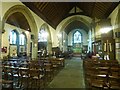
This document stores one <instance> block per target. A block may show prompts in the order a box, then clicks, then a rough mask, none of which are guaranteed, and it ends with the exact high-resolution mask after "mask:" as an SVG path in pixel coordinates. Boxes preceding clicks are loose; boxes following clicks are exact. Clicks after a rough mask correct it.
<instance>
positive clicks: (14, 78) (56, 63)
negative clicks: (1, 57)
mask: <svg viewBox="0 0 120 90" xmlns="http://www.w3.org/2000/svg"><path fill="white" fill-rule="evenodd" d="M63 67H64V58H39V59H37V60H17V59H16V60H15V59H13V60H7V61H4V62H2V67H1V68H2V80H0V82H2V88H11V90H13V88H23V89H24V88H38V89H39V88H45V87H46V86H47V85H48V83H49V82H50V81H51V80H52V79H53V78H54V76H55V75H56V74H57V73H58V72H59V71H60V70H61V69H62V68H63Z"/></svg>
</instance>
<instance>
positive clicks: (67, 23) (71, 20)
mask: <svg viewBox="0 0 120 90" xmlns="http://www.w3.org/2000/svg"><path fill="white" fill-rule="evenodd" d="M75 20H77V21H81V22H82V23H84V24H85V25H86V26H87V27H88V28H90V23H89V22H88V21H86V20H85V19H84V18H83V17H81V16H80V15H75V16H71V17H70V18H69V19H68V20H67V21H66V22H65V23H64V24H63V26H62V27H61V29H60V32H61V31H63V30H64V28H65V27H66V26H67V25H69V24H70V23H71V22H73V21H75Z"/></svg>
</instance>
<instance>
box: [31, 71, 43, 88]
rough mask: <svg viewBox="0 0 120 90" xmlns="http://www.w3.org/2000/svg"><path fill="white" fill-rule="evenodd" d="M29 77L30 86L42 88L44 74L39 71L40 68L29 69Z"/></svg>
mask: <svg viewBox="0 0 120 90" xmlns="http://www.w3.org/2000/svg"><path fill="white" fill-rule="evenodd" d="M29 75H30V76H29V78H30V81H31V88H43V87H44V85H45V84H44V74H41V73H40V70H35V69H30V70H29Z"/></svg>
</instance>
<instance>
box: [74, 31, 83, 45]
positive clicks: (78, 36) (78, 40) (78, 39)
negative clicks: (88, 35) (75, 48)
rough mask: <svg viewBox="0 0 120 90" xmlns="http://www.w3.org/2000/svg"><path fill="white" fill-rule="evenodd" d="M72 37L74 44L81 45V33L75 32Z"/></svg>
mask: <svg viewBox="0 0 120 90" xmlns="http://www.w3.org/2000/svg"><path fill="white" fill-rule="evenodd" d="M73 36H74V43H81V33H80V32H79V31H76V32H75V33H74V35H73Z"/></svg>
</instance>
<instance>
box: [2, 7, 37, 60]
mask: <svg viewBox="0 0 120 90" xmlns="http://www.w3.org/2000/svg"><path fill="white" fill-rule="evenodd" d="M15 12H20V13H22V14H23V15H24V16H25V18H26V19H27V22H28V24H29V25H30V28H31V33H32V35H34V40H33V41H32V46H30V45H31V44H30V45H28V47H29V48H30V47H31V48H32V51H31V52H32V58H36V57H37V44H36V43H37V40H38V29H37V25H36V22H35V19H34V17H33V15H32V13H31V12H30V10H29V9H28V8H27V7H26V6H23V5H15V6H13V7H11V8H9V9H8V10H7V11H6V12H5V14H4V16H3V18H2V30H4V27H5V22H6V21H7V19H8V17H9V16H10V15H12V14H13V13H15ZM28 42H30V38H29V40H28ZM27 53H28V55H29V53H30V50H29V49H28V51H27Z"/></svg>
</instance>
